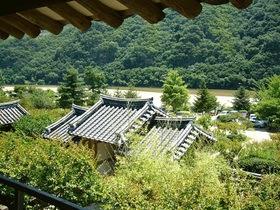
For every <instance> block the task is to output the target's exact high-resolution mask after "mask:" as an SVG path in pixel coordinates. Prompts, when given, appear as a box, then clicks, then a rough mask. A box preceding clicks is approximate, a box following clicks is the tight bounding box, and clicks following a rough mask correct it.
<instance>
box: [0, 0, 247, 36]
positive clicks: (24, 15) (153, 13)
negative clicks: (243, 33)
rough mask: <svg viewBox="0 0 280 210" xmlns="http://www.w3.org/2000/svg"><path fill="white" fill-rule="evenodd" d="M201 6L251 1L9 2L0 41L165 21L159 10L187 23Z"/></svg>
mask: <svg viewBox="0 0 280 210" xmlns="http://www.w3.org/2000/svg"><path fill="white" fill-rule="evenodd" d="M203 3H206V4H211V5H220V4H227V3H231V4H232V5H233V6H234V7H236V8H238V9H245V8H247V7H248V6H249V5H250V4H251V3H252V0H75V1H69V0H9V1H2V2H1V3H0V39H2V40H5V39H7V38H8V37H9V36H13V37H15V38H17V39H21V38H22V37H23V36H24V35H25V34H27V35H28V36H29V37H31V38H35V37H37V36H38V35H39V34H40V32H41V31H42V30H47V31H49V32H50V33H52V34H55V35H57V34H59V33H60V32H61V31H62V30H63V27H64V26H65V25H66V24H72V25H73V26H75V27H76V28H78V29H79V30H81V31H86V30H87V29H89V28H90V26H91V23H92V21H103V22H105V23H106V24H108V25H109V26H111V27H113V28H117V27H119V26H120V25H121V24H122V23H123V21H124V19H125V18H127V17H129V16H131V15H134V14H136V15H139V16H140V17H142V18H143V19H145V20H146V21H147V22H149V23H152V24H153V23H157V22H159V21H161V20H162V19H163V18H164V17H165V13H164V12H163V9H165V8H172V9H174V10H175V11H177V12H178V13H180V14H181V15H183V16H184V17H186V18H188V19H190V18H194V17H196V16H198V15H199V14H200V12H201V11H202V8H203V7H202V5H203Z"/></svg>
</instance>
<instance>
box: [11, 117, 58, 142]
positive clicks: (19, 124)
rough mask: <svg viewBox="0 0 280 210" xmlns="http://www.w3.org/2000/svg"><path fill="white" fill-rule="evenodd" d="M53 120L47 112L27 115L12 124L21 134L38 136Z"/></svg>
mask: <svg viewBox="0 0 280 210" xmlns="http://www.w3.org/2000/svg"><path fill="white" fill-rule="evenodd" d="M52 122H53V120H52V119H51V118H50V117H49V116H48V115H46V114H44V115H38V116H33V115H25V116H23V117H22V118H21V119H20V120H18V121H16V122H15V123H14V124H13V125H12V126H13V128H14V130H15V132H16V133H18V134H19V135H23V136H30V137H37V136H39V135H41V134H42V132H43V131H44V130H45V128H46V127H47V126H48V125H50V124H51V123H52Z"/></svg>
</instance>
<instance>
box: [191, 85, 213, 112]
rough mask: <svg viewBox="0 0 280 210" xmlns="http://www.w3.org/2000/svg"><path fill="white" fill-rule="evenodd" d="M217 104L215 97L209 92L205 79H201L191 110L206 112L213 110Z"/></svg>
mask: <svg viewBox="0 0 280 210" xmlns="http://www.w3.org/2000/svg"><path fill="white" fill-rule="evenodd" d="M217 106H218V102H217V97H216V96H214V95H213V94H211V93H210V92H209V90H208V89H207V87H206V83H205V80H204V79H203V80H201V82H200V86H199V90H198V93H197V96H196V99H195V101H194V107H193V110H194V111H195V112H206V113H208V112H209V111H211V110H215V109H216V107H217Z"/></svg>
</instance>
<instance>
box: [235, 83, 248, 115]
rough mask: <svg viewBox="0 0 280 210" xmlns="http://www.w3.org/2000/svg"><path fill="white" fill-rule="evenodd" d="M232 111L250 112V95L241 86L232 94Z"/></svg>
mask: <svg viewBox="0 0 280 210" xmlns="http://www.w3.org/2000/svg"><path fill="white" fill-rule="evenodd" d="M232 105H233V109H235V110H247V111H250V108H251V103H250V95H249V93H248V92H247V91H246V90H245V88H244V87H243V86H240V87H239V88H238V90H237V91H236V92H235V93H234V99H233V104H232Z"/></svg>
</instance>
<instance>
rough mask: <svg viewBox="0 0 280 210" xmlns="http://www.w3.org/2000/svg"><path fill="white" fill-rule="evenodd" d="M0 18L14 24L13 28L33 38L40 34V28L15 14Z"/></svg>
mask: <svg viewBox="0 0 280 210" xmlns="http://www.w3.org/2000/svg"><path fill="white" fill-rule="evenodd" d="M0 20H2V21H4V22H6V23H8V24H10V25H12V26H14V27H15V28H17V29H19V30H21V31H23V32H24V33H26V34H27V35H28V36H30V37H32V38H35V37H37V36H38V35H39V34H40V29H39V28H38V27H37V26H35V25H33V24H32V23H30V22H29V21H28V20H26V19H24V18H22V17H21V16H19V15H17V14H11V15H5V16H0Z"/></svg>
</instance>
